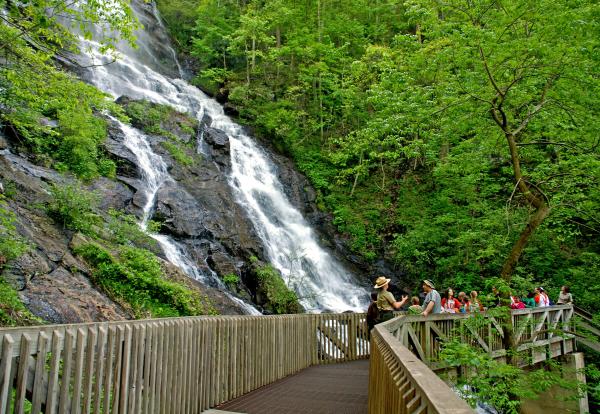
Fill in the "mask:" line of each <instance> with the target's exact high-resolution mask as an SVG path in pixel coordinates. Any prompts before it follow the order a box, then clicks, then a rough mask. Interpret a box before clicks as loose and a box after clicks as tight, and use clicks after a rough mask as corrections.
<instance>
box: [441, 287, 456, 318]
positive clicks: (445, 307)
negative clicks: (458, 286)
mask: <svg viewBox="0 0 600 414" xmlns="http://www.w3.org/2000/svg"><path fill="white" fill-rule="evenodd" d="M442 312H443V313H458V312H460V302H459V301H458V299H455V298H454V290H452V288H449V289H448V290H447V291H446V293H445V294H444V297H443V298H442Z"/></svg>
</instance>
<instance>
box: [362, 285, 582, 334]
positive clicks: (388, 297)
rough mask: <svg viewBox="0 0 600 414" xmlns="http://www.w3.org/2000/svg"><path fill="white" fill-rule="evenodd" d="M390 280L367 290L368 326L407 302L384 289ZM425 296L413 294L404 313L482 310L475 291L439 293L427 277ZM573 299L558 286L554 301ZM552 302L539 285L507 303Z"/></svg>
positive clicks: (518, 306) (534, 304)
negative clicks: (558, 290) (455, 293)
mask: <svg viewBox="0 0 600 414" xmlns="http://www.w3.org/2000/svg"><path fill="white" fill-rule="evenodd" d="M390 280H391V279H388V278H386V277H383V276H381V277H379V278H377V280H376V281H375V286H373V287H374V288H375V292H373V293H371V305H370V306H369V309H368V310H367V324H368V326H369V330H371V329H372V328H373V326H375V324H377V323H380V322H385V321H387V320H390V319H392V318H393V317H394V311H395V310H400V309H402V308H403V307H405V305H406V304H407V303H408V295H402V298H401V299H400V300H399V301H397V300H396V299H395V297H394V295H393V294H392V293H391V292H390V291H389V290H388V289H389V284H390ZM422 288H423V292H424V294H425V299H424V300H423V305H421V299H420V298H419V297H418V296H413V297H412V298H411V299H410V306H408V308H406V311H407V312H408V314H412V315H419V314H420V315H423V316H427V315H430V314H432V313H474V312H482V311H484V310H485V308H484V306H483V304H482V303H481V302H480V301H479V299H478V294H477V291H475V290H474V291H472V292H471V293H470V294H469V295H467V294H466V293H465V292H460V293H459V294H458V296H456V297H455V296H454V290H453V289H447V290H446V291H445V293H444V295H443V297H442V295H440V294H439V292H438V291H437V290H436V289H435V285H434V283H433V282H432V281H431V280H427V279H426V280H423V284H422ZM493 294H494V296H495V297H496V298H497V300H496V303H494V304H493V305H492V306H500V305H501V300H500V294H499V292H498V291H497V290H496V288H493ZM572 302H573V296H572V295H571V293H569V287H568V286H563V287H562V288H561V291H560V294H559V297H558V301H557V302H556V304H559V305H562V304H568V303H572ZM553 304H554V303H553V302H552V300H550V298H549V296H548V294H547V293H546V291H545V290H544V288H542V287H538V288H536V289H535V291H534V292H531V293H529V294H528V295H527V298H525V299H524V300H521V299H520V298H519V297H518V296H513V295H511V296H510V307H511V308H512V309H525V308H534V307H544V306H551V305H553Z"/></svg>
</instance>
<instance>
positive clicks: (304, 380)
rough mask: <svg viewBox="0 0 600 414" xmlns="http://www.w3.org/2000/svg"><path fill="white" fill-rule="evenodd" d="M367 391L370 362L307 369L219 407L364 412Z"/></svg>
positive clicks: (284, 413) (264, 413)
mask: <svg viewBox="0 0 600 414" xmlns="http://www.w3.org/2000/svg"><path fill="white" fill-rule="evenodd" d="M368 391H369V361H368V360H361V361H353V362H346V363H342V364H332V365H320V366H313V367H310V368H306V369H304V370H302V371H300V372H299V373H298V374H296V375H291V376H289V377H287V378H284V379H282V380H280V381H277V382H275V383H273V384H270V385H267V386H265V387H262V388H259V389H258V390H255V391H253V392H251V393H249V394H246V395H244V396H242V397H240V398H236V399H235V400H232V401H229V402H227V403H226V404H223V405H221V406H219V407H218V408H217V409H218V410H223V411H229V412H235V413H245V414H269V413H278V414H308V413H313V414H317V413H318V414H334V413H336V414H337V413H345V414H355V413H356V414H359V413H360V414H364V413H366V412H367V397H368V396H367V394H368Z"/></svg>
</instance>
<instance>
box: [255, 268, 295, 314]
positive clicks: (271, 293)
mask: <svg viewBox="0 0 600 414" xmlns="http://www.w3.org/2000/svg"><path fill="white" fill-rule="evenodd" d="M252 263H253V265H254V272H255V274H256V277H257V281H258V289H257V290H258V293H259V294H260V295H262V296H264V297H265V298H266V304H265V307H266V308H267V309H269V310H270V311H272V312H273V313H276V314H284V313H299V312H302V306H301V305H300V303H299V302H298V297H297V296H296V293H294V292H293V291H291V290H290V289H288V287H287V286H286V285H285V282H284V281H283V279H282V278H281V276H280V274H279V272H278V271H277V270H276V269H275V268H274V267H273V266H271V265H268V264H262V263H260V262H259V261H258V259H256V258H255V257H253V258H252Z"/></svg>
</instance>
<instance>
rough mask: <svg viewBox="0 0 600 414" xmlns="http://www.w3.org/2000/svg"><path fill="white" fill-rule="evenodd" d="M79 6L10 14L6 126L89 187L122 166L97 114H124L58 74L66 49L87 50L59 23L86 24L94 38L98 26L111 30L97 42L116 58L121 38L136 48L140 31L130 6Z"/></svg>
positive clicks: (23, 8)
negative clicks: (109, 151) (56, 59)
mask: <svg viewBox="0 0 600 414" xmlns="http://www.w3.org/2000/svg"><path fill="white" fill-rule="evenodd" d="M71 6H72V4H71V3H69V2H64V1H45V0H44V1H38V2H26V3H13V2H11V3H9V5H8V6H7V7H6V10H5V11H6V14H5V15H4V18H3V19H2V22H1V24H0V49H1V50H2V52H3V56H4V61H3V64H2V65H1V66H0V90H1V91H2V92H1V93H0V104H1V107H2V109H1V110H0V121H1V122H2V124H3V126H9V127H10V129H11V130H12V131H13V132H14V133H15V134H17V135H18V138H19V143H20V145H22V146H23V147H24V149H25V150H27V151H29V152H32V153H33V154H34V155H35V156H36V157H37V161H38V162H40V163H44V164H49V165H50V164H54V166H55V167H56V168H57V169H59V170H61V171H67V170H68V171H72V172H73V173H75V174H76V175H77V176H78V177H80V178H83V179H86V180H88V179H92V178H95V177H96V176H98V175H105V176H108V177H112V176H114V174H115V166H114V163H112V162H111V161H110V160H109V159H108V158H107V157H106V155H105V154H104V153H103V150H102V142H103V141H104V138H105V137H106V125H105V121H104V120H103V119H101V118H98V117H97V116H96V114H97V113H98V112H100V111H103V110H107V111H109V112H112V113H113V114H115V115H118V114H119V110H118V108H117V107H116V106H115V104H114V103H112V102H111V101H110V100H109V99H108V97H107V96H106V95H105V94H103V93H102V92H100V91H98V90H97V89H96V88H94V87H92V86H90V85H86V84H85V83H83V82H81V81H79V80H77V79H76V78H75V77H74V76H72V75H69V74H67V73H65V72H63V71H62V70H60V69H58V68H57V67H56V66H55V65H54V64H53V63H52V61H51V58H52V57H53V56H54V55H56V54H60V53H62V52H63V51H64V50H65V49H67V50H69V51H71V52H76V51H77V44H78V43H79V42H78V40H77V36H76V35H75V34H74V33H75V32H71V31H70V27H64V26H63V25H62V24H60V23H59V20H60V21H71V22H73V23H74V24H77V25H79V26H80V27H79V30H80V31H81V32H82V33H83V35H84V36H85V37H86V38H88V39H89V38H90V37H91V31H90V30H91V24H93V23H99V24H105V25H106V27H107V28H108V29H109V30H107V31H106V32H105V33H110V34H109V35H107V36H106V37H101V38H99V39H97V40H98V41H99V42H100V44H101V49H102V50H103V51H105V52H108V53H110V52H111V51H113V50H114V45H115V44H116V42H117V41H118V40H119V39H125V40H128V41H130V42H133V40H134V37H133V32H134V30H135V29H136V28H137V27H138V25H137V22H136V20H135V18H134V17H133V14H132V12H131V9H130V8H129V6H128V3H127V2H126V1H121V0H117V1H116V2H112V3H111V4H108V3H104V2H86V3H84V4H81V5H79V6H78V7H76V8H75V7H71ZM117 10H118V11H117ZM62 57H63V59H67V60H68V58H67V57H66V56H62Z"/></svg>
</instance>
